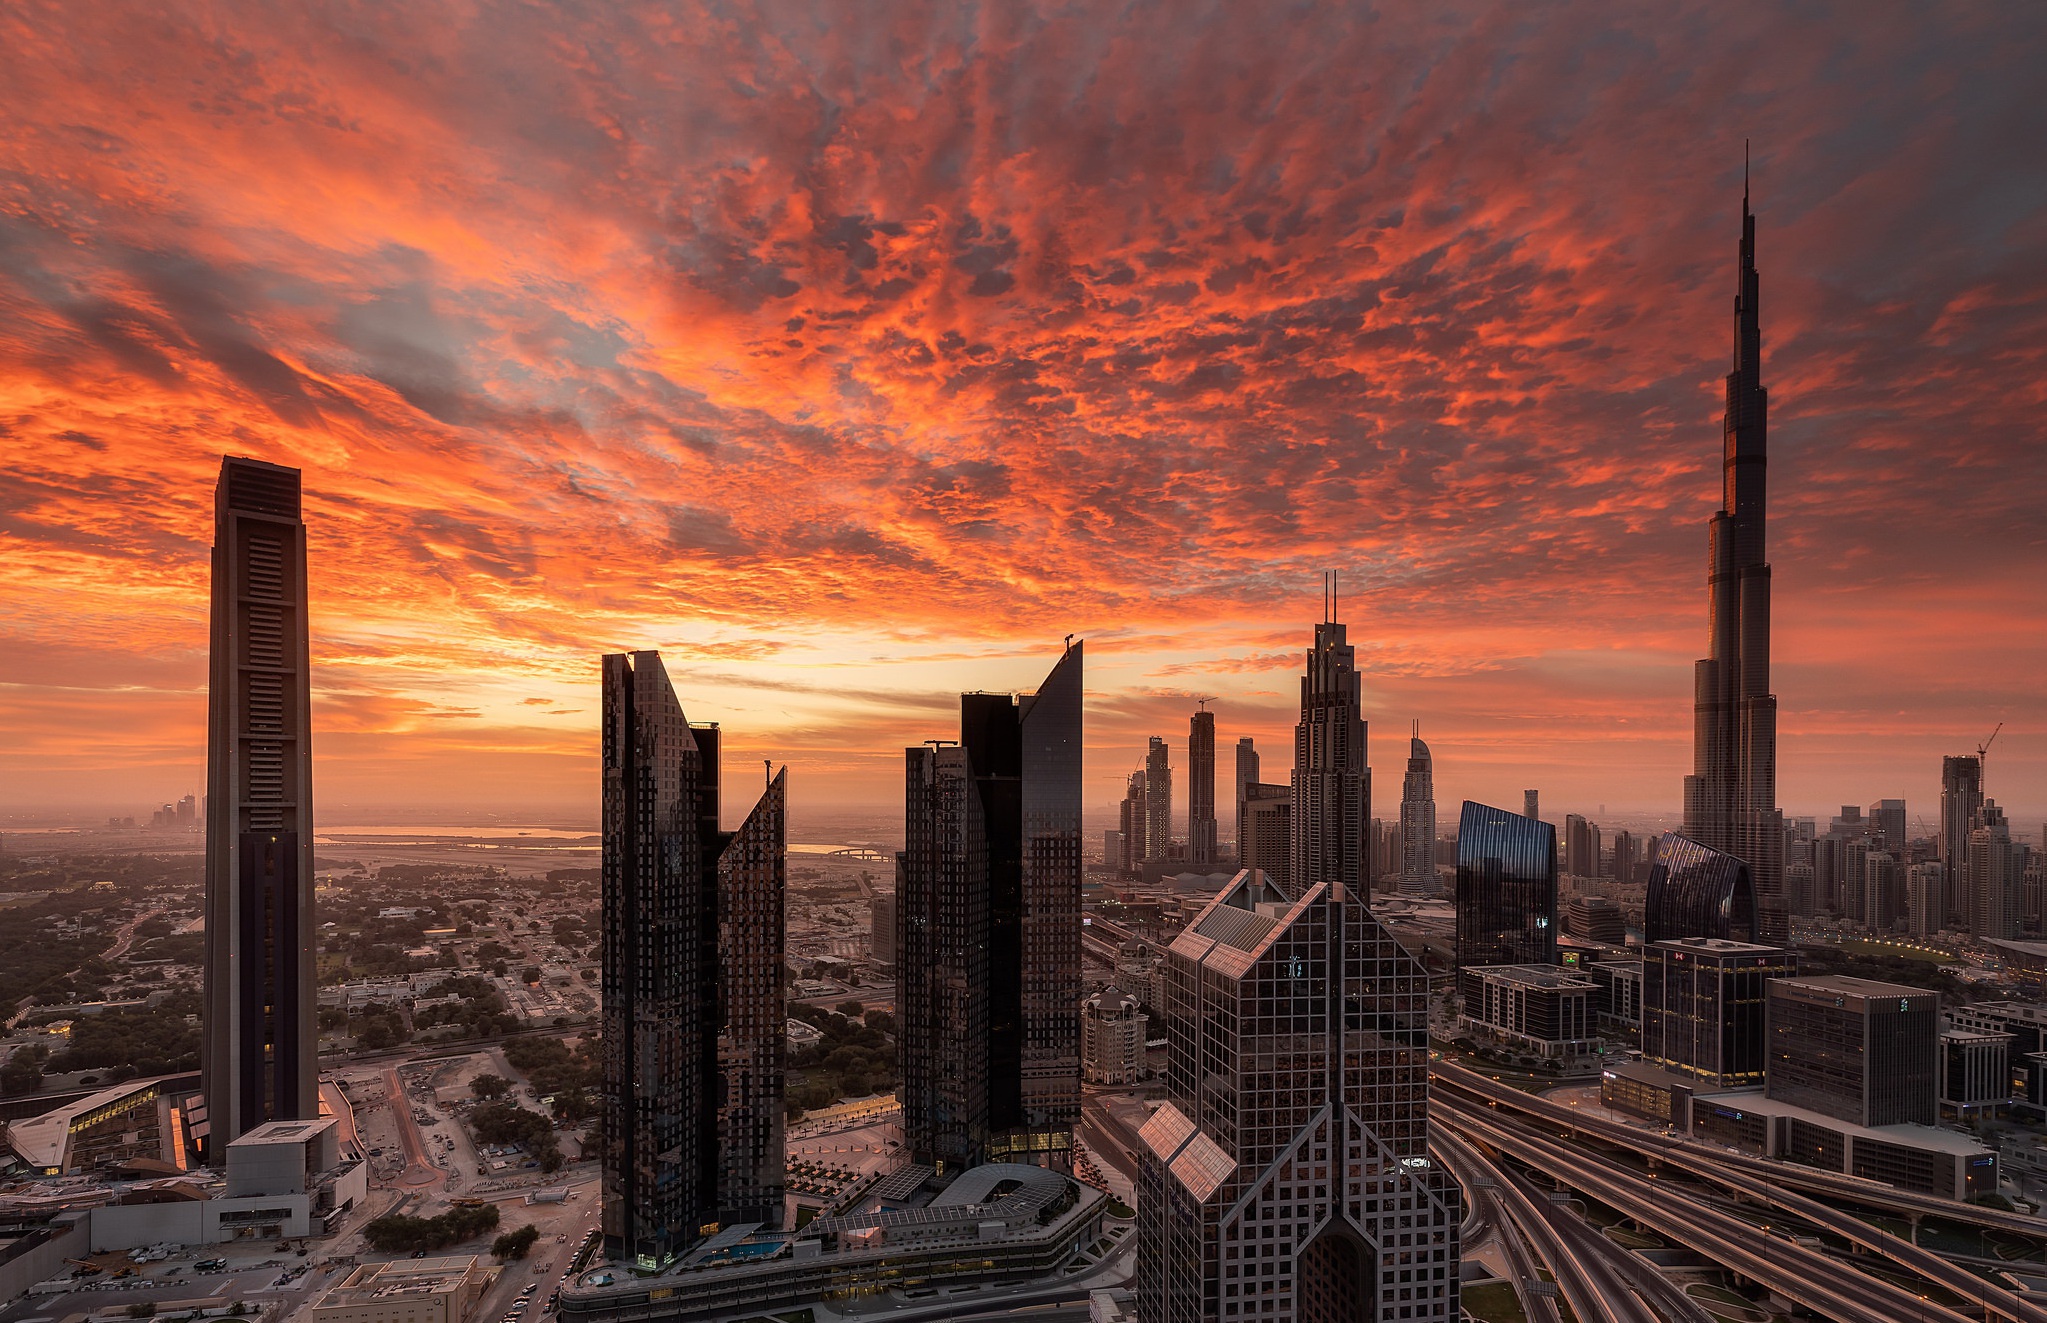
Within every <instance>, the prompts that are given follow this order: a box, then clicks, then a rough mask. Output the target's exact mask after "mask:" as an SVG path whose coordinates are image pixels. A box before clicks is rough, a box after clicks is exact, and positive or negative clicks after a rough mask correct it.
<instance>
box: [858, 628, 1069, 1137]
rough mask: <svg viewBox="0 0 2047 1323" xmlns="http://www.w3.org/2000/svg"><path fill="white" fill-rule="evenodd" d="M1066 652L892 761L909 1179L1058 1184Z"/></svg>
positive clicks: (1065, 997)
mask: <svg viewBox="0 0 2047 1323" xmlns="http://www.w3.org/2000/svg"><path fill="white" fill-rule="evenodd" d="M1081 661H1082V652H1081V645H1080V644H1077V643H1076V644H1073V645H1071V646H1069V647H1068V648H1067V649H1066V651H1065V653H1064V654H1063V655H1062V656H1061V657H1060V659H1059V663H1058V665H1056V666H1054V667H1053V668H1052V671H1051V674H1049V675H1047V676H1046V677H1045V681H1044V683H1043V684H1041V685H1040V686H1039V687H1038V691H1037V692H1036V693H1034V694H1027V695H1024V696H1023V697H1021V698H1016V697H1012V696H1011V695H1009V694H962V695H961V696H960V742H959V743H958V744H957V745H954V744H949V743H945V742H937V743H934V744H932V745H927V746H925V747H921V748H915V749H909V750H906V751H905V754H904V760H905V776H904V795H903V814H904V839H905V848H904V850H903V853H902V855H901V857H900V861H899V869H898V881H897V884H896V925H897V944H896V951H897V957H896V964H897V970H898V978H897V985H896V993H897V996H896V1003H897V1012H898V1014H897V1022H898V1026H899V1031H900V1042H901V1049H902V1063H903V1089H902V1100H903V1129H904V1139H905V1142H906V1143H907V1145H908V1146H909V1149H910V1155H911V1158H912V1160H913V1161H916V1162H919V1163H924V1164H926V1165H930V1166H940V1165H941V1164H942V1166H943V1168H944V1170H946V1171H951V1170H955V1169H957V1168H960V1167H968V1166H974V1165H976V1164H978V1163H981V1162H987V1161H1007V1162H1032V1163H1036V1164H1038V1165H1041V1166H1043V1165H1056V1166H1064V1165H1066V1164H1067V1163H1069V1162H1070V1161H1071V1157H1072V1155H1071V1145H1072V1131H1073V1126H1074V1124H1075V1123H1076V1122H1077V1121H1078V1120H1079V1119H1080V999H1081V994H1082V986H1081V978H1080V875H1081V858H1080V778H1081Z"/></svg>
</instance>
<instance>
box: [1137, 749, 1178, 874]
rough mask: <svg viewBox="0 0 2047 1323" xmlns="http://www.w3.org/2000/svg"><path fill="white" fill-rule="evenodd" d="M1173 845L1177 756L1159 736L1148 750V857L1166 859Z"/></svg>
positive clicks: (1146, 801) (1146, 808) (1146, 838)
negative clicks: (1175, 760) (1175, 757)
mask: <svg viewBox="0 0 2047 1323" xmlns="http://www.w3.org/2000/svg"><path fill="white" fill-rule="evenodd" d="M1172 845H1173V754H1172V751H1171V750H1170V749H1169V748H1167V746H1166V742H1165V741H1164V740H1163V739H1161V738H1159V737H1158V736H1157V735H1154V736H1152V737H1151V743H1150V744H1149V745H1147V746H1146V748H1145V751H1144V850H1145V855H1144V857H1145V858H1147V859H1163V858H1165V857H1166V855H1167V854H1168V853H1169V852H1170V851H1171V849H1172Z"/></svg>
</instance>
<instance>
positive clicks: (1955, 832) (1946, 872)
mask: <svg viewBox="0 0 2047 1323" xmlns="http://www.w3.org/2000/svg"><path fill="white" fill-rule="evenodd" d="M1982 808H1983V760H1982V759H1981V758H1980V757H1978V756H1976V755H1975V754H1972V753H1971V754H1962V755H1960V756H1958V757H1951V758H1943V759H1941V760H1940V864H1941V869H1942V875H1943V876H1944V877H1945V878H1946V879H1947V889H1948V890H1947V898H1946V900H1945V902H1944V903H1943V909H1944V911H1945V914H1944V918H1945V922H1946V923H1948V924H1949V925H1951V926H1953V927H1955V928H1966V927H1968V926H1969V924H1970V921H1971V920H1970V906H1971V901H1970V899H1969V896H1968V894H1967V885H1968V884H1967V876H1968V868H1969V833H1970V832H1972V831H1974V830H1976V815H1977V813H1979V812H1980V811H1981V810H1982Z"/></svg>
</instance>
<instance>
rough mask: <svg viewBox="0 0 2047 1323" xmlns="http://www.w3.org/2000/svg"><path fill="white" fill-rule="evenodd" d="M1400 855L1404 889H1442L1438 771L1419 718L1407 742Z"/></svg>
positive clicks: (1426, 892) (1415, 892)
mask: <svg viewBox="0 0 2047 1323" xmlns="http://www.w3.org/2000/svg"><path fill="white" fill-rule="evenodd" d="M1400 854H1401V869H1400V889H1401V891H1403V892H1405V893H1406V894H1407V895H1410V896H1433V895H1435V894H1436V893H1437V892H1439V891H1440V890H1442V888H1441V887H1440V886H1439V885H1438V883H1437V881H1436V774H1435V767H1434V760H1433V759H1432V758H1431V757H1430V756H1429V746H1428V745H1426V744H1424V743H1422V737H1421V723H1420V722H1419V721H1417V722H1416V723H1415V734H1414V738H1413V739H1412V740H1410V741H1409V742H1408V754H1407V776H1406V779H1405V780H1404V781H1403V782H1402V783H1401V787H1400Z"/></svg>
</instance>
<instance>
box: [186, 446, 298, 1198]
mask: <svg viewBox="0 0 2047 1323" xmlns="http://www.w3.org/2000/svg"><path fill="white" fill-rule="evenodd" d="M212 632H213V639H212V658H211V667H212V670H211V675H210V684H209V687H208V691H207V707H208V725H207V747H206V805H207V807H206V1035H205V1045H206V1052H205V1058H204V1062H203V1066H204V1075H203V1078H204V1090H205V1096H206V1122H205V1125H206V1133H205V1136H204V1139H205V1149H206V1154H207V1158H208V1160H209V1161H211V1162H214V1163H220V1162H223V1161H225V1160H226V1156H227V1146H228V1145H229V1144H230V1143H232V1142H233V1141H234V1140H236V1139H238V1138H240V1137H241V1136H242V1135H244V1134H246V1133H248V1132H249V1131H250V1130H253V1129H255V1128H256V1127H257V1126H259V1125H262V1124H263V1123H264V1122H265V1121H282V1120H303V1119H306V1118H310V1117H315V1116H318V1115H319V1114H320V1095H319V1075H318V1070H319V1058H318V1052H319V1039H318V1037H317V1034H316V1031H315V1029H314V1027H313V1009H314V1001H315V997H314V984H313V759H312V744H311V738H310V736H311V727H312V698H311V692H312V691H311V686H310V684H309V683H308V678H307V676H308V656H307V628H306V526H305V523H304V521H303V520H302V519H301V518H300V517H299V471H298V470H297V469H287V468H280V467H278V466H277V465H275V464H264V463H261V462H260V461H257V460H253V459H236V458H228V459H223V460H222V461H221V464H220V483H219V485H218V487H216V488H215V491H214V534H213V619H212Z"/></svg>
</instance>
